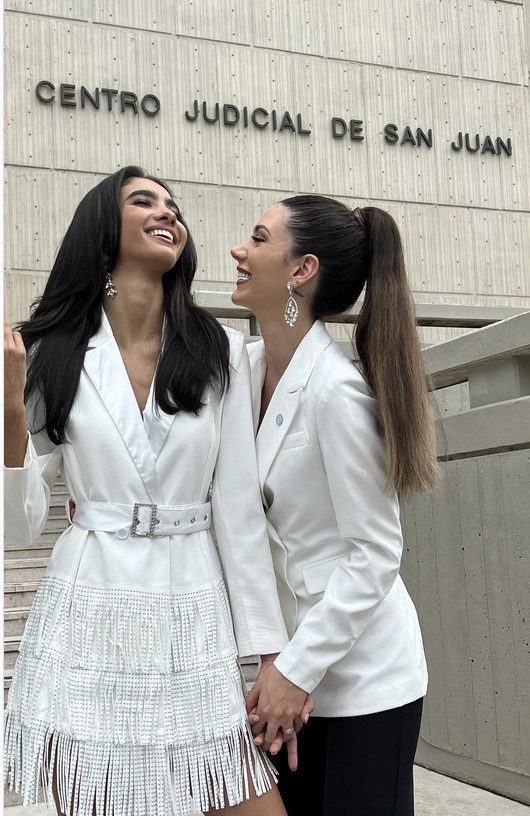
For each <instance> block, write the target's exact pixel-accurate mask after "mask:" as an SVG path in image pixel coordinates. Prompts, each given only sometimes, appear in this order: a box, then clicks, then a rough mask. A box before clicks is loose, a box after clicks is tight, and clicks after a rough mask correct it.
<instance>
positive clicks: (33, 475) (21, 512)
mask: <svg viewBox="0 0 530 816" xmlns="http://www.w3.org/2000/svg"><path fill="white" fill-rule="evenodd" d="M61 461H62V448H61V447H60V446H56V445H54V444H53V443H52V442H51V441H50V440H49V439H48V437H47V435H46V434H44V433H41V434H35V435H34V436H32V435H31V434H29V433H28V446H27V449H26V455H25V458H24V464H23V466H22V467H19V468H16V467H15V468H7V467H4V534H5V537H6V538H7V539H8V541H11V542H13V544H18V545H19V546H21V547H25V546H28V545H30V544H32V543H33V542H34V541H35V539H36V538H37V537H38V536H39V535H40V534H41V532H42V530H43V528H44V525H45V524H46V520H47V518H48V509H49V506H50V493H51V489H52V487H53V484H54V482H55V479H56V477H57V471H58V469H59V466H60V464H61Z"/></svg>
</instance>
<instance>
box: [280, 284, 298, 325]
mask: <svg viewBox="0 0 530 816" xmlns="http://www.w3.org/2000/svg"><path fill="white" fill-rule="evenodd" d="M287 289H288V290H289V299H288V301H287V303H286V306H285V312H284V313H283V319H284V320H285V322H286V323H287V325H288V326H291V327H292V326H294V324H295V323H296V321H297V319H298V311H299V310H298V304H297V302H296V300H295V299H294V297H293V289H294V285H293V282H292V281H288V282H287Z"/></svg>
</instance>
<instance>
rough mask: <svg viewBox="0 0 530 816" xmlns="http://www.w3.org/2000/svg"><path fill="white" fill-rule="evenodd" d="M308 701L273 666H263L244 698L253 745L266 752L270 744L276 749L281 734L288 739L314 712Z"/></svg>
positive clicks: (306, 695)
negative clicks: (252, 735)
mask: <svg viewBox="0 0 530 816" xmlns="http://www.w3.org/2000/svg"><path fill="white" fill-rule="evenodd" d="M307 698H308V694H307V692H305V691H304V690H303V689H301V688H299V687H298V686H295V685H294V683H291V681H290V680H287V678H286V677H284V676H283V674H281V673H280V672H279V671H278V669H277V668H276V666H274V665H269V666H266V667H265V668H264V669H263V666H262V671H260V674H259V675H258V680H257V681H256V683H255V685H254V687H253V688H252V690H251V691H250V693H249V695H248V697H247V711H248V712H249V719H250V722H251V724H252V732H253V734H254V735H255V737H256V739H255V742H256V744H257V745H261V746H262V747H263V749H264V750H265V751H268V750H269V749H270V748H271V746H272V745H273V744H274V747H275V748H277V746H278V739H279V736H280V734H281V733H283V734H284V735H286V737H289V736H290V734H292V733H295V731H296V730H299V729H300V728H301V726H302V724H303V721H304V720H305V722H307V718H308V717H309V713H310V711H312V710H313V704H312V700H310V701H309V702H308V700H307ZM306 702H307V706H306ZM302 717H303V718H304V720H302ZM256 718H257V719H256ZM280 729H281V730H280ZM290 729H292V731H290ZM286 732H287V733H286ZM287 741H289V740H287Z"/></svg>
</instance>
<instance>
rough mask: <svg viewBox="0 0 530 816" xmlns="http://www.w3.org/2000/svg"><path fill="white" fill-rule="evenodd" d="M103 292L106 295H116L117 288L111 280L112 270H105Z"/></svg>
mask: <svg viewBox="0 0 530 816" xmlns="http://www.w3.org/2000/svg"><path fill="white" fill-rule="evenodd" d="M105 293H106V295H107V297H116V295H117V294H118V290H117V289H116V287H115V286H114V281H113V280H112V272H107V274H106V275H105Z"/></svg>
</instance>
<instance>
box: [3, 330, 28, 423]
mask: <svg viewBox="0 0 530 816" xmlns="http://www.w3.org/2000/svg"><path fill="white" fill-rule="evenodd" d="M25 387H26V349H25V347H24V341H23V340H22V335H21V334H20V332H17V331H11V326H10V325H9V323H4V409H8V410H11V411H12V410H13V409H16V408H17V407H18V408H20V406H21V405H22V407H23V406H24V388H25Z"/></svg>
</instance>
